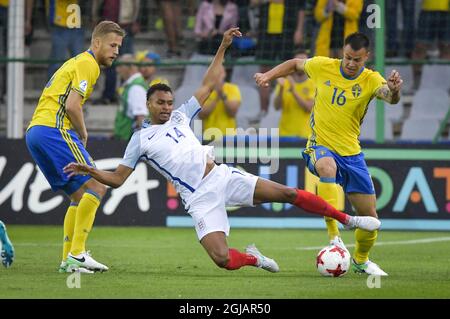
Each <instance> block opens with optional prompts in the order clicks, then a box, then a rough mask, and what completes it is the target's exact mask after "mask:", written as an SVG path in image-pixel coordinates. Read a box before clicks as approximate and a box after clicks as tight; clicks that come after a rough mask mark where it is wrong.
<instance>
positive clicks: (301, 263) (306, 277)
mask: <svg viewBox="0 0 450 319" xmlns="http://www.w3.org/2000/svg"><path fill="white" fill-rule="evenodd" d="M8 233H9V235H10V238H11V240H12V241H13V243H14V245H15V250H16V259H15V261H14V264H13V266H12V267H11V268H9V269H5V268H3V267H0V285H1V289H0V298H88V299H90V298H164V299H166V298H170V299H191V298H193V299H197V298H199V299H202V298H220V299H222V298H223V299H229V298H233V299H234V298H238V299H240V298H245V299H253V298H258V299H260V298H261V299H265V298H281V299H302V298H352V299H353V298H450V289H449V287H450V286H449V280H450V254H449V251H450V236H448V233H444V232H393V231H381V232H380V233H379V236H378V242H379V243H380V245H378V246H376V247H374V248H373V250H372V254H371V259H372V260H373V261H375V262H377V263H378V264H379V265H381V266H382V268H383V269H384V270H385V271H386V272H388V273H389V277H384V278H381V282H380V288H372V289H370V288H368V286H367V280H366V279H367V276H361V275H357V274H354V273H348V274H347V275H345V276H344V277H342V278H325V277H321V276H320V275H319V273H318V272H317V271H316V269H315V257H316V254H317V252H318V251H319V249H314V248H313V249H310V250H307V249H306V250H305V249H304V248H305V247H315V246H317V247H321V246H325V245H326V242H327V240H326V231H325V230H275V229H264V230H254V229H232V230H231V234H230V237H229V240H228V241H229V244H230V247H235V248H238V249H240V250H243V249H244V248H245V246H246V245H247V244H250V243H256V245H257V247H258V248H259V249H260V250H261V251H262V253H264V254H266V255H267V256H269V257H272V258H274V259H276V260H277V262H278V264H279V265H280V269H281V271H280V273H277V274H272V273H269V272H266V271H263V270H261V269H257V268H254V267H245V268H242V269H240V270H236V271H227V270H224V269H219V268H218V267H216V266H215V265H214V264H213V262H212V261H211V260H210V259H209V257H208V256H207V254H206V252H205V251H204V250H203V248H202V247H201V245H200V244H199V243H198V242H197V240H196V234H195V231H194V230H193V229H173V228H145V227H95V228H94V230H93V231H92V233H91V235H90V238H89V241H88V244H89V247H88V249H90V250H91V251H92V253H93V256H94V258H96V259H97V260H98V261H100V262H102V263H105V264H106V265H108V266H109V267H110V270H109V271H108V272H106V273H96V274H94V275H81V279H80V288H72V289H70V288H68V287H67V284H66V280H67V277H68V274H60V273H58V272H57V268H58V265H59V262H60V254H61V239H62V226H18V225H9V226H8ZM342 235H343V239H344V241H345V243H346V244H348V245H350V244H353V243H354V240H353V232H352V231H344V232H343V233H342ZM430 238H433V239H437V240H435V241H434V242H427V240H428V239H430ZM424 239H425V240H424ZM416 240H417V241H421V240H422V242H419V243H415V241H416ZM424 241H425V242H424ZM352 250H353V248H350V251H352Z"/></svg>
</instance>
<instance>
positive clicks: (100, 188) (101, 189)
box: [91, 183, 106, 197]
mask: <svg viewBox="0 0 450 319" xmlns="http://www.w3.org/2000/svg"><path fill="white" fill-rule="evenodd" d="M91 189H92V191H94V192H95V193H96V194H97V195H98V196H100V197H103V196H105V194H106V186H105V185H103V184H101V183H96V184H95V185H94V186H93V187H91Z"/></svg>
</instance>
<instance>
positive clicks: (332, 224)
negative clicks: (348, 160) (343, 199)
mask: <svg viewBox="0 0 450 319" xmlns="http://www.w3.org/2000/svg"><path fill="white" fill-rule="evenodd" d="M317 195H319V196H320V197H322V198H323V199H324V200H325V201H326V202H327V203H328V204H330V205H331V206H333V207H334V208H337V207H338V187H337V184H336V182H335V179H334V178H333V179H327V178H321V179H320V182H319V184H318V185H317ZM325 223H326V224H327V230H328V237H329V238H330V240H332V239H333V238H334V237H335V236H340V233H339V229H338V223H337V221H336V219H334V218H331V217H325Z"/></svg>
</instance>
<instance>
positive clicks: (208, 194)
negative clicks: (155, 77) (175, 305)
mask: <svg viewBox="0 0 450 319" xmlns="http://www.w3.org/2000/svg"><path fill="white" fill-rule="evenodd" d="M236 36H238V37H240V36H241V33H240V32H239V29H238V28H232V29H229V30H227V31H226V32H225V34H224V36H223V39H222V42H221V45H220V47H219V49H218V50H217V53H216V55H215V57H214V59H213V61H212V62H211V65H210V66H209V68H208V70H207V72H206V74H205V76H204V78H203V82H202V85H201V86H200V88H199V89H198V90H197V91H196V92H195V94H194V96H193V97H191V98H190V99H189V101H187V102H186V103H184V104H183V105H181V106H180V107H179V108H178V109H176V110H173V94H172V90H171V89H170V87H168V86H167V85H165V84H155V85H153V86H151V87H150V88H149V90H148V92H147V107H148V109H149V113H150V121H148V122H147V123H146V124H145V125H144V126H143V128H142V129H141V130H140V131H138V132H136V133H134V135H133V136H132V138H131V140H130V142H129V143H128V146H127V149H126V151H125V155H124V158H123V160H122V162H121V164H120V165H119V166H118V167H117V169H116V170H115V171H114V172H108V171H101V170H98V169H96V168H95V167H93V166H92V165H88V164H84V163H71V164H69V165H68V166H67V167H66V168H65V172H67V173H70V175H69V176H73V175H80V174H81V175H83V174H89V175H90V176H92V177H93V178H95V179H97V180H98V181H99V182H101V183H103V184H106V185H110V186H111V187H119V186H120V185H122V184H123V183H124V182H125V180H126V179H127V178H128V176H130V174H131V173H132V172H133V170H134V168H135V166H136V164H137V162H138V161H139V160H140V159H144V160H145V161H146V162H147V163H148V164H150V165H151V166H152V167H153V168H154V169H155V170H156V171H158V172H159V173H161V174H162V175H163V176H164V177H166V178H167V179H168V180H169V181H170V182H172V183H173V184H174V185H175V188H176V189H177V191H178V193H179V194H180V195H181V198H182V201H183V204H184V206H185V209H186V211H187V212H188V213H189V214H190V215H191V216H192V218H193V219H194V224H195V229H196V231H197V236H198V239H199V241H200V243H201V244H202V246H203V247H204V248H205V250H206V251H207V252H208V254H209V256H210V257H211V258H212V260H213V261H214V262H215V263H216V264H217V265H218V266H219V267H223V268H226V269H229V270H233V269H239V268H240V267H242V266H247V265H251V266H256V267H260V268H263V269H266V270H268V271H271V272H277V271H278V270H279V268H278V265H277V263H276V262H275V261H274V260H272V259H270V258H267V257H265V256H263V255H262V254H261V253H260V252H259V251H258V249H257V248H256V247H255V246H254V245H250V246H248V247H247V249H246V253H241V252H239V251H238V250H236V249H233V248H228V245H227V241H226V236H228V234H229V230H230V226H229V223H228V217H227V212H226V209H225V206H253V205H256V204H260V203H264V202H283V203H291V204H294V205H296V206H297V207H301V208H303V209H305V210H307V211H309V212H312V213H316V214H319V215H322V216H329V217H333V218H336V219H337V220H339V221H340V222H341V223H343V224H346V225H349V226H351V227H361V228H364V229H367V230H371V231H373V230H375V229H378V227H379V225H380V222H379V221H378V220H377V219H376V218H373V217H363V218H360V217H352V216H349V215H347V214H345V213H342V212H340V211H338V210H336V209H334V208H333V207H332V206H331V205H329V204H327V203H326V202H325V201H324V200H322V199H321V198H319V197H318V196H316V195H314V194H311V193H308V192H305V191H302V190H297V189H294V188H289V187H286V186H284V185H280V184H277V183H274V182H271V181H268V180H264V179H262V178H258V177H256V176H254V175H251V174H248V173H245V172H242V171H240V170H238V169H235V168H232V167H228V166H227V165H225V164H222V165H216V164H215V163H214V161H213V159H214V157H213V153H212V147H211V146H203V145H201V144H200V142H199V141H198V140H197V138H196V137H195V135H194V133H193V132H192V130H191V128H190V126H189V124H190V122H191V120H192V118H193V117H194V116H195V115H196V114H197V113H198V112H200V110H201V105H203V104H204V103H205V101H206V99H207V98H208V96H209V94H210V93H211V92H212V91H213V89H214V86H215V83H216V81H215V79H216V78H217V77H218V75H219V74H220V70H221V68H222V63H223V59H224V53H225V51H226V49H227V48H228V47H229V46H230V44H231V42H232V40H233V37H236Z"/></svg>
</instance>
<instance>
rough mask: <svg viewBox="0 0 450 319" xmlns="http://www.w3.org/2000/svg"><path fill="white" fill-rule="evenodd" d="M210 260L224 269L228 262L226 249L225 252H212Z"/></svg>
mask: <svg viewBox="0 0 450 319" xmlns="http://www.w3.org/2000/svg"><path fill="white" fill-rule="evenodd" d="M211 258H212V260H213V261H214V263H215V264H216V265H217V266H218V267H220V268H225V266H226V265H227V264H228V261H229V257H228V249H226V250H225V249H220V250H215V251H213V252H212V253H211Z"/></svg>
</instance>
